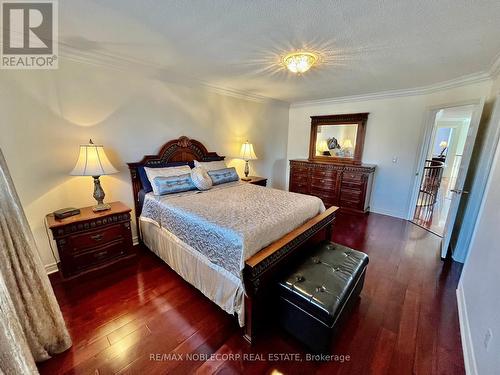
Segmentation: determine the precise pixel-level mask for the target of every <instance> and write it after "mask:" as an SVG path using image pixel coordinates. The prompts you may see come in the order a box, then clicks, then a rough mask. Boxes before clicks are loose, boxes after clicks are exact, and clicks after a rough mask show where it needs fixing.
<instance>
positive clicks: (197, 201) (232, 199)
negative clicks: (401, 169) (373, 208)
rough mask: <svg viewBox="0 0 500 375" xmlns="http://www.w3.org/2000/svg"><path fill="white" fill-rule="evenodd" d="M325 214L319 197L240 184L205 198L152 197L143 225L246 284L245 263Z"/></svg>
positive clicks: (190, 195) (195, 193) (208, 193)
mask: <svg viewBox="0 0 500 375" xmlns="http://www.w3.org/2000/svg"><path fill="white" fill-rule="evenodd" d="M324 210H325V207H324V205H323V202H322V201H321V200H320V199H319V198H316V197H312V196H308V195H303V194H297V193H291V192H287V191H283V190H277V189H271V188H266V187H262V186H257V185H252V184H248V183H243V182H236V183H229V184H224V185H221V186H218V187H215V188H213V189H211V190H208V191H205V192H199V191H191V192H186V193H183V194H177V195H166V196H155V195H153V194H152V193H148V194H147V195H146V196H145V199H144V206H143V209H142V213H141V220H147V221H152V222H154V223H156V224H157V225H158V226H159V227H160V228H164V229H165V230H167V231H168V232H169V233H171V234H173V235H174V236H175V237H176V238H178V239H179V240H180V241H182V242H183V243H185V244H187V245H188V246H190V247H191V248H193V249H194V250H196V251H198V252H199V253H200V254H202V255H203V256H204V257H206V258H207V259H208V260H209V261H210V262H212V263H213V264H215V265H217V266H218V267H221V268H222V269H224V270H226V271H227V272H229V273H231V274H233V275H234V276H236V277H239V278H241V275H242V272H241V271H242V270H243V267H244V264H245V260H247V259H248V258H250V257H251V256H252V255H254V254H255V253H257V252H258V251H259V250H261V249H262V248H264V247H266V246H267V245H269V244H271V243H272V242H274V241H276V240H278V239H280V238H281V237H283V236H284V235H285V234H287V233H289V232H291V231H292V230H294V229H295V228H297V227H299V226H300V225H302V224H304V223H305V222H306V221H308V220H309V219H311V218H312V217H314V216H316V215H318V214H319V213H321V212H323V211H324Z"/></svg>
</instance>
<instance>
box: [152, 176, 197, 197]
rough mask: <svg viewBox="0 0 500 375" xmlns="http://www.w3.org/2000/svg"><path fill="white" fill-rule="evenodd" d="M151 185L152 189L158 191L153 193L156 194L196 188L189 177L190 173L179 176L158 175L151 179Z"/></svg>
mask: <svg viewBox="0 0 500 375" xmlns="http://www.w3.org/2000/svg"><path fill="white" fill-rule="evenodd" d="M152 185H153V189H156V191H157V192H158V194H156V193H155V194H156V195H166V194H173V193H180V192H183V191H189V190H194V189H196V186H194V184H193V180H192V179H191V173H186V174H183V175H180V176H168V177H167V176H158V177H155V178H154V179H153V184H152ZM153 191H154V190H153Z"/></svg>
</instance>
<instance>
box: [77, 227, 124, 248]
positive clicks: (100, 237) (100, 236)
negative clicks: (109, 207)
mask: <svg viewBox="0 0 500 375" xmlns="http://www.w3.org/2000/svg"><path fill="white" fill-rule="evenodd" d="M126 226H130V224H129V223H128V222H127V223H120V224H116V225H110V226H106V227H103V228H102V229H100V230H96V231H92V232H89V233H83V234H76V235H73V236H71V237H70V249H72V250H76V249H78V251H82V250H85V249H87V248H92V247H95V246H100V245H103V244H106V243H108V242H111V241H116V240H123V238H124V237H125V236H126V235H127V234H128V233H127V232H129V228H128V227H126Z"/></svg>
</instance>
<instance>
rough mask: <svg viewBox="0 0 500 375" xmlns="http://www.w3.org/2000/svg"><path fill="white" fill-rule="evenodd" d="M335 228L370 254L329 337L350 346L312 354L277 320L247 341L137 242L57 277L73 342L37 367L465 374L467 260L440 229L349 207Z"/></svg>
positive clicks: (52, 370) (58, 370)
mask: <svg viewBox="0 0 500 375" xmlns="http://www.w3.org/2000/svg"><path fill="white" fill-rule="evenodd" d="M333 238H334V240H335V241H336V242H339V243H342V244H344V245H347V246H350V247H352V248H354V249H358V250H362V251H364V252H366V253H367V254H368V255H369V256H370V264H369V266H368V270H367V275H366V282H365V288H364V290H363V292H362V295H361V299H360V301H359V303H358V304H357V305H356V306H355V308H354V309H353V310H352V312H351V313H350V316H349V317H348V319H346V321H345V323H344V324H343V326H342V328H341V330H340V331H339V333H338V335H337V337H336V339H335V341H334V342H333V343H332V348H331V353H332V354H336V355H338V356H343V357H337V358H334V359H336V360H330V361H309V360H308V358H307V357H306V352H305V351H304V349H303V348H302V346H301V345H300V344H299V343H298V342H296V341H295V340H294V339H293V338H291V337H289V336H288V335H287V334H286V333H284V332H282V331H281V330H280V329H279V328H277V327H275V328H272V329H271V330H270V331H268V332H266V333H265V334H264V335H262V337H261V338H260V340H259V342H258V343H257V344H256V345H255V346H254V347H250V346H249V345H248V344H247V343H246V342H245V341H244V340H243V338H242V336H241V332H240V329H239V328H238V326H237V324H236V321H235V319H234V318H233V317H231V316H229V315H227V314H226V313H224V312H223V311H222V310H221V309H219V308H218V307H217V306H216V305H215V304H213V303H212V302H210V301H209V300H208V299H207V298H205V297H204V296H203V295H202V294H201V293H200V292H198V291H197V290H196V289H194V288H193V287H191V286H190V285H188V284H187V283H186V282H184V281H183V280H182V279H181V278H180V277H179V276H178V275H177V274H175V273H174V272H173V271H172V270H170V268H168V266H166V265H165V264H164V263H163V262H162V261H160V260H159V259H158V258H156V257H155V256H154V255H152V254H151V253H150V252H149V251H148V250H146V249H141V251H140V253H141V255H140V257H139V259H138V261H137V262H136V263H134V264H132V265H130V266H128V267H125V268H123V269H120V270H117V271H112V272H109V273H106V274H105V275H103V276H99V277H94V278H91V279H87V280H82V281H80V282H76V283H73V284H63V283H61V282H60V281H59V280H58V277H57V276H53V277H52V283H53V286H54V290H55V293H56V296H57V299H58V301H59V303H60V305H61V308H62V311H63V314H64V317H65V320H66V322H67V325H68V328H69V330H70V333H71V336H72V338H73V347H72V348H71V349H70V350H68V351H67V352H65V353H62V354H59V355H57V356H56V357H54V358H52V359H50V360H48V361H46V362H44V363H41V364H39V369H40V372H41V373H42V374H51V375H52V374H148V375H149V374H166V373H173V374H192V373H199V374H212V373H217V374H240V373H245V374H315V373H318V374H398V375H404V374H425V375H427V374H454V375H455V374H463V373H464V364H463V357H462V349H461V343H460V333H459V325H458V314H457V304H456V297H455V289H456V285H457V283H458V278H459V275H460V272H461V264H458V263H453V262H449V261H447V262H442V261H441V260H440V259H439V255H438V250H439V239H438V238H437V237H436V236H434V235H433V234H431V233H429V232H427V231H426V230H424V229H421V228H419V227H418V226H415V225H413V224H411V223H409V222H407V221H404V220H400V219H395V218H391V217H388V216H383V215H377V214H369V215H366V216H355V215H349V214H343V213H341V214H340V215H339V216H338V218H337V222H336V224H335V230H334V235H333ZM188 354H189V355H191V358H190V359H187V357H186V356H187V355H188ZM292 354H294V355H297V356H298V357H299V360H298V361H297V360H294V359H296V358H292ZM210 355H212V356H211V357H210V358H208V356H210ZM168 356H170V357H168ZM251 356H253V357H251ZM347 356H349V358H347ZM181 357H182V360H175V359H176V358H181ZM207 358H208V360H207ZM341 358H343V359H344V360H343V361H341V360H340V359H341Z"/></svg>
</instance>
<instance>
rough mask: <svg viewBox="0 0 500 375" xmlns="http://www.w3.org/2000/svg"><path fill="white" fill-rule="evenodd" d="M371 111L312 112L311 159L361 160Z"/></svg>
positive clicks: (353, 161)
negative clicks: (324, 113) (322, 113)
mask: <svg viewBox="0 0 500 375" xmlns="http://www.w3.org/2000/svg"><path fill="white" fill-rule="evenodd" d="M367 120H368V113H353V114H344V115H327V116H311V138H310V144H309V160H318V161H327V162H328V161H330V162H336V163H339V162H340V163H349V164H361V156H362V154H363V144H364V142H365V131H366V121H367Z"/></svg>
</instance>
